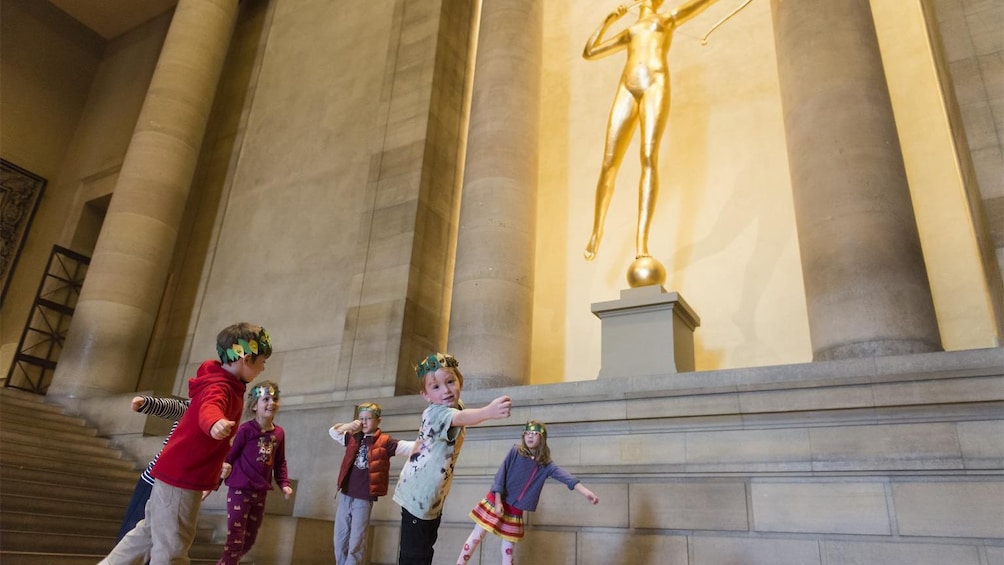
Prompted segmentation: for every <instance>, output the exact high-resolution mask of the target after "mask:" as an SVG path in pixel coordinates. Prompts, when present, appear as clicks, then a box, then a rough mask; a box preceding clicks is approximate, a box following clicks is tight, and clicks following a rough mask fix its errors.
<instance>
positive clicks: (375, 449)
mask: <svg viewBox="0 0 1004 565" xmlns="http://www.w3.org/2000/svg"><path fill="white" fill-rule="evenodd" d="M390 440H391V438H390V436H388V435H384V434H383V433H382V432H381V431H380V430H377V431H376V433H374V434H373V445H371V446H370V451H369V454H368V456H367V458H368V459H369V464H370V496H383V495H385V494H387V484H388V483H389V482H390V453H389V452H388V451H387V444H388V443H390ZM361 443H362V436H361V435H356V434H353V435H350V436H349V437H348V439H347V440H346V442H345V457H344V458H342V470H341V471H339V473H338V490H342V488H343V487H344V486H345V481H346V480H348V478H349V469H350V468H351V467H352V463H353V462H354V461H355V460H356V453H357V452H358V451H359V447H360V444H361Z"/></svg>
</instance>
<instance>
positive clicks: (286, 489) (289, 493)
mask: <svg viewBox="0 0 1004 565" xmlns="http://www.w3.org/2000/svg"><path fill="white" fill-rule="evenodd" d="M282 495H283V496H285V497H286V500H289V497H291V496H293V487H289V486H286V487H282Z"/></svg>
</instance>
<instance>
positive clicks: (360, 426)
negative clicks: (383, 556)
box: [328, 402, 415, 565]
mask: <svg viewBox="0 0 1004 565" xmlns="http://www.w3.org/2000/svg"><path fill="white" fill-rule="evenodd" d="M328 435H330V436H331V439H333V440H335V441H337V442H338V443H340V444H342V445H344V446H345V457H343V458H342V467H341V470H339V472H338V495H337V496H338V507H337V508H336V510H335V540H334V543H335V563H336V564H337V565H359V564H361V563H362V562H363V553H364V552H365V550H366V535H367V532H368V530H369V523H370V511H371V510H372V509H373V503H374V502H376V499H377V498H378V497H381V496H383V495H385V494H387V485H388V483H389V481H390V458H391V456H392V455H409V454H410V453H411V449H412V447H414V445H415V442H413V441H398V440H396V439H394V438H392V437H390V436H389V435H387V434H385V433H383V432H381V431H380V405H378V404H374V403H372V402H366V403H363V404H360V405H359V406H356V419H355V420H353V421H351V422H349V423H347V424H335V425H334V426H332V427H331V429H330V430H328Z"/></svg>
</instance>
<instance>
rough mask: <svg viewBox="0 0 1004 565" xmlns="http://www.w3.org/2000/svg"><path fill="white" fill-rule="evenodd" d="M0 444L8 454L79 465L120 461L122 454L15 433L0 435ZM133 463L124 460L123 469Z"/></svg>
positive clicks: (112, 450) (118, 451) (80, 443)
mask: <svg viewBox="0 0 1004 565" xmlns="http://www.w3.org/2000/svg"><path fill="white" fill-rule="evenodd" d="M0 442H3V446H4V447H3V449H4V451H5V452H8V453H25V454H30V455H41V456H45V455H49V454H51V455H50V458H53V457H57V456H58V457H59V458H64V457H68V458H72V459H74V460H75V461H79V462H81V463H85V464H86V463H90V464H100V463H102V462H111V461H122V452H121V451H120V450H118V449H116V448H114V447H102V446H98V445H87V443H86V442H73V441H70V442H67V441H48V438H44V437H39V436H37V435H36V436H34V437H32V436H26V435H23V434H17V433H6V432H4V433H0ZM57 454H58V455H57ZM133 465H134V463H133V462H132V461H129V460H126V465H124V467H125V468H129V469H131V468H133Z"/></svg>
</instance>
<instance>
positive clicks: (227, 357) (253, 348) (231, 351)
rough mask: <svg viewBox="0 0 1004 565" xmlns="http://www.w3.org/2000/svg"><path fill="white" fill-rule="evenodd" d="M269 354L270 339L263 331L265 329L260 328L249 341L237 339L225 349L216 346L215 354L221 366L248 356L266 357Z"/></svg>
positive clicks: (270, 348)
mask: <svg viewBox="0 0 1004 565" xmlns="http://www.w3.org/2000/svg"><path fill="white" fill-rule="evenodd" d="M271 353H272V338H270V337H268V332H267V331H265V328H262V329H261V330H260V331H259V332H258V333H256V334H254V335H253V336H251V339H250V340H245V339H243V338H238V339H237V341H236V342H235V343H233V344H231V345H230V347H228V348H226V349H224V348H223V347H220V346H219V345H217V346H216V354H217V355H219V357H220V362H221V363H223V364H227V363H233V362H235V361H238V360H240V359H243V358H244V357H245V356H246V355H248V354H254V355H265V356H266V357H267V356H269V355H270V354H271Z"/></svg>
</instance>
